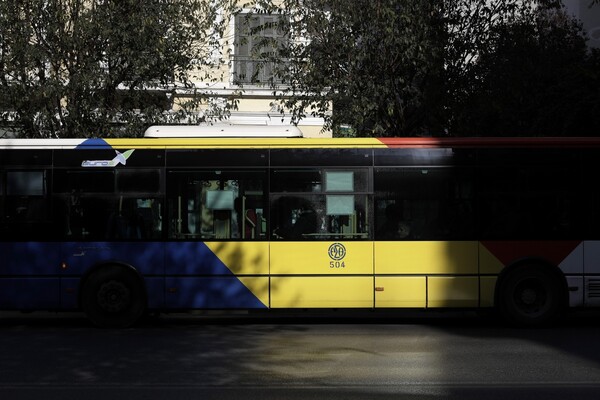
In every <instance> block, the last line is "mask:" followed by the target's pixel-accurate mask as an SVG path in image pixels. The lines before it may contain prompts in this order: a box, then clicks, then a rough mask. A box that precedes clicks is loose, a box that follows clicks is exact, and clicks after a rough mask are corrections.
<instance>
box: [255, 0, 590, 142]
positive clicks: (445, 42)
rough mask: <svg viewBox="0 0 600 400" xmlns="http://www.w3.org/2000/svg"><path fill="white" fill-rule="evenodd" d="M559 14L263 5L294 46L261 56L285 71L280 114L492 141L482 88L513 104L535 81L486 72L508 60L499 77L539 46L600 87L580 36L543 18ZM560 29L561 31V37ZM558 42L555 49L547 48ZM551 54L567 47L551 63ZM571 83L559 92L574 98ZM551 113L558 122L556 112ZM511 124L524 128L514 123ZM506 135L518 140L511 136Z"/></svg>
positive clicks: (387, 1)
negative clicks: (520, 51) (520, 47)
mask: <svg viewBox="0 0 600 400" xmlns="http://www.w3.org/2000/svg"><path fill="white" fill-rule="evenodd" d="M273 3H275V4H273ZM557 7H558V8H559V7H560V1H558V0H444V1H439V2H431V1H424V0H376V1H366V0H365V1H363V0H357V1H352V2H350V1H333V0H281V1H276V2H275V1H273V2H272V1H268V0H264V1H261V2H259V4H258V7H257V9H256V10H255V12H267V13H274V14H278V15H281V18H280V20H279V21H280V22H279V25H280V26H279V28H280V29H282V30H283V31H285V32H288V33H289V37H288V40H286V41H281V42H280V43H278V44H277V46H271V47H270V48H275V49H277V51H276V52H268V53H261V51H260V50H259V51H258V52H257V54H255V56H256V57H258V58H262V59H263V60H264V61H265V65H269V66H271V65H273V64H274V65H277V68H276V69H275V74H274V75H273V76H274V78H273V81H272V84H273V89H275V90H276V93H277V94H278V100H279V104H280V106H281V108H282V110H286V111H287V112H290V113H292V115H293V118H294V119H295V120H296V121H297V120H299V119H301V118H303V117H305V116H307V115H313V116H320V117H323V118H325V120H326V122H327V124H328V126H329V127H334V128H336V127H338V126H340V125H341V124H348V125H350V126H352V127H353V128H354V130H355V134H357V135H380V136H381V135H394V136H397V135H421V134H429V135H446V134H452V135H463V134H465V133H467V132H468V133H470V134H480V135H486V134H489V133H490V132H492V131H493V129H488V128H489V127H490V125H491V120H488V125H486V124H485V121H486V118H485V115H486V114H485V112H484V111H490V112H491V110H489V109H488V110H481V109H475V108H473V107H475V106H479V107H483V103H479V102H480V101H481V99H483V98H482V97H481V98H478V97H477V96H479V95H482V93H483V92H482V91H487V92H486V93H490V90H492V89H491V87H487V88H484V86H485V85H484V81H485V82H486V83H487V84H488V85H490V86H494V84H497V89H498V90H500V91H502V90H504V91H509V90H513V92H514V93H512V95H514V94H515V93H516V91H518V90H520V89H521V88H524V87H523V86H519V85H521V84H522V83H523V81H524V80H526V79H527V78H525V75H520V76H519V75H518V73H516V76H513V77H508V76H507V77H506V79H504V80H494V77H493V74H492V73H491V72H490V71H487V70H486V68H488V69H489V68H492V67H493V66H494V63H495V62H496V61H495V60H506V63H504V64H502V63H498V64H497V66H498V68H497V72H502V71H506V70H507V69H510V68H511V67H513V66H514V67H515V68H512V69H513V70H514V71H515V72H517V71H518V70H517V68H521V67H520V66H519V65H520V63H521V62H525V58H529V60H530V61H535V60H534V59H533V58H532V57H535V56H532V57H528V56H527V54H530V55H533V54H539V52H540V51H542V50H541V48H540V46H541V47H542V48H543V49H544V51H545V52H546V53H545V54H546V57H547V60H548V59H549V58H552V57H556V58H557V60H559V59H561V57H564V56H565V55H566V54H565V52H571V53H570V56H569V57H567V58H565V59H564V61H568V62H569V63H574V64H573V65H578V66H579V67H581V68H584V67H585V68H584V69H585V71H587V72H585V73H584V72H582V73H581V74H580V75H579V78H578V79H580V81H579V82H577V83H578V84H582V82H583V81H585V79H588V80H587V81H585V82H587V83H589V84H590V87H593V85H597V83H596V82H597V81H595V80H594V79H595V78H594V73H593V70H590V69H586V68H588V67H587V66H586V65H588V64H586V63H588V62H591V59H588V61H585V60H586V57H587V55H586V54H587V53H586V52H585V45H584V44H585V39H584V37H583V35H582V32H581V30H580V29H578V28H577V27H576V24H573V22H572V21H571V20H570V19H569V18H567V17H566V15H564V14H563V16H562V17H561V18H562V22H561V20H560V18H559V19H554V20H553V19H552V18H548V17H547V16H546V17H544V15H550V14H551V11H552V10H556V9H557ZM552 12H553V11H552ZM549 13H550V14H549ZM556 15H558V14H556ZM543 18H546V20H545V22H543V21H544V19H543ZM544 24H545V25H544ZM553 24H558V25H560V24H562V25H560V27H557V28H556V29H554V28H553ZM542 25H544V26H542ZM258 29H259V28H258ZM518 32H520V33H518ZM527 35H533V38H532V41H529V42H524V43H523V44H524V45H526V46H528V47H527V50H526V54H525V53H523V54H521V55H518V54H513V55H514V58H513V59H512V61H509V59H510V57H511V54H510V52H511V51H512V50H511V49H510V46H509V44H510V43H513V42H514V41H515V40H517V39H526V38H527V37H528V36H527ZM550 38H554V39H552V45H549V44H544V42H545V41H546V40H549V39H550ZM553 45H555V46H563V47H562V48H557V49H555V50H556V54H554V55H552V54H550V53H552V51H553V49H552V46H553ZM517 47H518V45H517ZM258 48H259V49H260V48H266V46H264V45H263V46H258ZM513 53H514V52H513ZM539 60H540V61H541V59H539ZM560 65H561V68H563V70H564V68H566V64H564V63H561V64H560ZM500 66H501V67H500ZM537 67H538V68H546V69H552V68H554V67H558V65H547V64H546V65H542V64H539V63H538V65H537ZM582 71H583V70H582ZM538 72H540V71H538ZM528 73H531V74H532V75H534V74H536V73H537V72H534V71H533V70H531V71H529V72H528ZM548 74H549V75H552V76H553V78H548V79H547V81H548V80H549V81H552V80H554V81H556V80H557V79H558V77H559V76H560V71H559V70H558V69H557V70H554V71H552V72H548ZM573 83H575V82H566V81H565V82H562V83H561V85H562V88H563V89H564V90H568V89H569V88H572V87H571V86H570V85H571V84H573ZM583 85H585V83H583ZM542 86H543V85H542ZM542 86H537V87H536V88H535V89H536V90H538V94H539V97H540V98H544V97H545V96H546V95H545V94H543V93H542V92H540V90H542ZM529 89H532V88H529ZM592 91H593V90H592ZM522 94H525V92H523V93H522ZM566 95H567V94H566V93H563V96H566ZM577 95H578V94H577V93H576V91H572V92H570V93H569V96H577ZM588 95H589V96H591V97H593V96H592V95H591V94H589V93H588ZM510 96H511V94H507V99H510ZM538 101H539V99H538ZM544 104H545V105H546V106H549V104H547V103H544ZM509 105H510V104H509V101H508V100H507V104H504V105H500V104H496V105H494V104H490V103H487V106H489V107H494V106H496V107H497V109H496V111H498V112H504V111H505V112H506V113H513V111H514V109H511V108H510V107H509ZM503 107H504V108H503ZM571 111H574V110H571ZM546 112H547V114H548V115H553V114H552V112H553V111H551V109H548V110H546ZM471 114H475V116H476V117H477V116H481V118H480V119H479V121H480V122H481V123H482V124H480V125H477V126H476V127H475V125H474V124H473V122H474V120H473V119H472V118H471ZM563 115H564V114H563ZM498 118H499V119H502V118H505V117H501V116H500V117H498ZM498 118H497V119H498ZM540 118H541V116H540ZM508 120H511V119H508V118H507V121H508ZM512 122H513V124H515V125H514V126H518V123H520V122H519V121H516V120H515V119H514V118H513V119H512ZM492 127H493V126H492ZM476 130H477V131H476ZM503 132H504V134H510V133H508V132H511V129H509V128H507V129H506V130H503ZM518 132H522V133H524V132H531V131H526V130H520V129H516V130H514V131H513V133H512V134H515V133H518Z"/></svg>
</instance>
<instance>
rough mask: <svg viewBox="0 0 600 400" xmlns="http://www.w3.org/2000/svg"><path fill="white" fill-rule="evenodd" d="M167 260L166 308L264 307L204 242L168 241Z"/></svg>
mask: <svg viewBox="0 0 600 400" xmlns="http://www.w3.org/2000/svg"><path fill="white" fill-rule="evenodd" d="M165 260H166V266H165V269H166V275H167V278H166V282H165V283H166V288H167V294H166V306H167V308H171V309H186V308H195V309H203V308H204V309H228V308H233V309H241V308H265V305H264V304H263V303H262V302H260V300H258V299H257V298H256V296H254V294H253V293H252V292H251V291H250V290H248V288H247V287H246V286H244V284H243V283H242V282H240V280H239V279H238V278H237V277H235V276H234V274H233V273H232V272H231V271H230V270H229V268H227V266H226V265H225V264H223V262H222V261H221V260H220V259H219V258H218V257H217V256H216V255H215V254H214V253H213V252H212V251H211V250H210V249H209V248H208V247H207V246H206V245H205V244H204V243H201V242H171V243H166V249H165ZM198 275H205V276H203V277H199V276H198ZM207 275H208V276H207ZM169 276H170V277H169Z"/></svg>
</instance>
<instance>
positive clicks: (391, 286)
mask: <svg viewBox="0 0 600 400" xmlns="http://www.w3.org/2000/svg"><path fill="white" fill-rule="evenodd" d="M426 281H427V278H425V277H424V276H409V277H399V276H390V277H387V276H386V277H379V276H378V277H375V288H376V289H379V290H378V291H376V292H375V307H377V308H385V307H409V308H410V307H412V308H415V307H417V308H425V306H426V305H427V283H426Z"/></svg>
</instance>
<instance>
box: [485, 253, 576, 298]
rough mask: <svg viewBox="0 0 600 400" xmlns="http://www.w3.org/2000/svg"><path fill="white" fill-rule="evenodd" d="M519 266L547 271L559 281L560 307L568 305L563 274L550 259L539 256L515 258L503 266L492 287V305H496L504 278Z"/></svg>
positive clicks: (566, 287) (567, 287)
mask: <svg viewBox="0 0 600 400" xmlns="http://www.w3.org/2000/svg"><path fill="white" fill-rule="evenodd" d="M520 268H537V269H540V270H543V271H544V272H547V273H549V274H550V275H551V276H552V277H553V278H554V279H556V280H557V282H559V285H560V288H561V292H562V293H561V304H562V307H563V308H564V307H568V305H569V286H568V283H567V279H566V277H565V274H564V273H563V272H562V271H561V269H560V268H559V267H558V266H557V265H555V264H553V263H551V262H550V261H548V260H546V259H544V258H541V257H525V258H521V259H518V260H515V261H513V262H511V263H510V264H508V265H507V266H505V267H504V268H503V269H502V271H500V274H498V279H497V280H496V285H495V287H494V306H495V307H498V305H499V301H500V296H501V291H502V285H503V284H504V282H505V281H506V279H507V278H508V277H509V276H510V275H511V274H512V273H513V272H514V271H515V270H517V269H520Z"/></svg>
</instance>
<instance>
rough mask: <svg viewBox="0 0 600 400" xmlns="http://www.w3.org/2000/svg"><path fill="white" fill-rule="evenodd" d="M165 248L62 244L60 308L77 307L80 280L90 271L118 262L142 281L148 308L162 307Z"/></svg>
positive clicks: (138, 244) (142, 244) (151, 244)
mask: <svg viewBox="0 0 600 400" xmlns="http://www.w3.org/2000/svg"><path fill="white" fill-rule="evenodd" d="M164 248H165V245H164V244H163V243H160V242H65V243H63V244H62V259H63V261H64V266H65V268H64V269H63V271H62V278H61V293H60V302H61V308H63V309H74V308H77V307H78V299H79V288H80V286H81V284H80V283H81V282H80V280H81V277H83V276H84V275H85V274H86V272H87V271H89V270H90V268H93V267H96V266H99V267H101V266H102V265H105V264H111V263H119V264H124V265H129V266H131V267H133V268H134V269H135V270H136V271H137V272H138V273H139V274H140V276H141V277H142V278H143V279H144V285H145V287H146V293H147V298H148V308H150V309H160V308H164V306H165V281H164V271H165V263H164V261H165V254H164V252H165V249H164Z"/></svg>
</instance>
